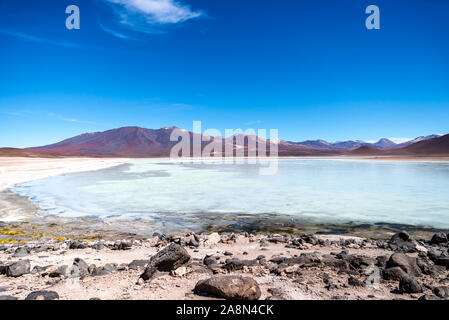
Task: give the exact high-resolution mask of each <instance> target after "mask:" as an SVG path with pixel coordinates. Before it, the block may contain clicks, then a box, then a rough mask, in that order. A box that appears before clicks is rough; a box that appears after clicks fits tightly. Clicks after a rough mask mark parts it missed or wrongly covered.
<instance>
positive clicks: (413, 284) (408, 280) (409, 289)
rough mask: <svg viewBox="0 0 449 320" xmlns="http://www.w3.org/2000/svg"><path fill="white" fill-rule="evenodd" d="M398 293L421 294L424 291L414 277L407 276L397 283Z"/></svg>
mask: <svg viewBox="0 0 449 320" xmlns="http://www.w3.org/2000/svg"><path fill="white" fill-rule="evenodd" d="M399 291H400V292H402V293H421V292H423V291H424V288H423V285H422V284H421V283H420V282H419V281H418V280H416V278H415V277H410V276H407V277H404V278H402V279H401V281H400V282H399Z"/></svg>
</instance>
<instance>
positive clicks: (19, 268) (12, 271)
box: [6, 260, 31, 277]
mask: <svg viewBox="0 0 449 320" xmlns="http://www.w3.org/2000/svg"><path fill="white" fill-rule="evenodd" d="M30 267H31V265H30V260H20V261H17V262H14V263H12V264H10V265H8V266H7V267H6V275H7V276H8V277H20V276H22V275H24V274H28V273H30Z"/></svg>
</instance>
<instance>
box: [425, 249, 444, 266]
mask: <svg viewBox="0 0 449 320" xmlns="http://www.w3.org/2000/svg"><path fill="white" fill-rule="evenodd" d="M428 256H429V258H430V260H432V261H433V263H435V264H436V265H439V266H444V267H446V268H449V257H447V256H443V255H437V254H436V253H435V252H432V251H429V253H428Z"/></svg>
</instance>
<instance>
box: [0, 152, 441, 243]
mask: <svg viewBox="0 0 449 320" xmlns="http://www.w3.org/2000/svg"><path fill="white" fill-rule="evenodd" d="M281 159H286V158H281ZM289 159H301V158H298V157H294V158H288V159H286V160H289ZM332 159H333V160H337V161H340V160H342V161H359V160H361V161H366V160H368V161H370V160H372V159H371V158H363V159H359V158H357V159H338V158H335V157H334V158H332ZM129 160H130V159H118V158H115V159H97V158H64V159H59V158H58V159H47V158H41V159H35V158H0V171H1V172H2V174H1V176H0V224H3V225H4V226H5V227H11V226H17V228H16V229H18V230H19V231H20V232H19V233H21V234H18V235H14V236H13V237H9V238H8V239H9V240H11V241H29V240H32V239H36V238H38V235H43V236H42V237H40V238H45V239H55V238H77V239H82V238H86V239H94V238H97V239H99V238H104V239H117V238H119V237H123V236H130V237H145V236H148V235H150V234H152V233H153V232H155V231H158V232H165V233H167V232H168V233H170V234H175V233H177V232H189V231H191V232H215V231H218V232H249V233H270V234H273V233H282V234H292V235H295V234H300V233H304V232H312V233H318V234H337V235H352V236H361V237H366V238H369V239H384V238H386V237H389V236H391V234H393V233H395V232H399V231H401V230H405V231H407V232H410V233H411V234H412V235H416V236H421V237H423V236H428V235H429V234H431V233H435V232H448V230H449V228H436V227H430V226H420V225H406V224H401V223H389V222H377V223H363V222H344V221H342V222H324V223H323V222H316V221H309V220H306V219H304V218H300V217H295V216H286V215H276V214H260V215H257V216H252V215H242V214H231V215H227V214H207V215H204V214H197V215H192V216H191V217H189V218H187V219H186V223H185V224H184V225H185V226H186V225H189V226H188V227H185V228H184V229H182V230H180V229H179V228H178V229H177V230H174V231H168V230H158V229H157V228H158V226H160V224H159V225H157V224H156V223H154V226H153V225H152V222H155V221H151V220H145V219H120V218H95V217H81V218H79V217H73V218H69V217H59V216H51V215H40V214H39V211H40V208H39V207H38V205H37V204H35V203H34V202H33V201H32V200H30V199H28V198H27V197H25V196H21V195H18V194H15V193H13V192H11V191H9V189H8V188H11V186H13V185H16V184H19V183H23V182H26V181H33V180H39V179H43V178H46V177H50V176H56V175H62V174H67V173H74V172H81V171H95V170H101V169H105V168H109V167H115V166H119V165H123V164H125V163H127V161H129ZM385 160H390V159H387V158H382V159H379V161H385ZM409 160H410V159H409ZM193 161H195V160H194V159H193ZM196 161H198V159H197V160H196ZM2 187H3V188H2ZM5 188H6V189H5ZM189 219H190V220H189ZM2 221H3V223H2ZM195 221H196V222H195ZM198 221H200V222H198ZM193 225H194V227H192V226H193ZM130 230H133V232H130ZM5 239H6V237H5V236H4V235H1V234H0V241H6V240H5Z"/></svg>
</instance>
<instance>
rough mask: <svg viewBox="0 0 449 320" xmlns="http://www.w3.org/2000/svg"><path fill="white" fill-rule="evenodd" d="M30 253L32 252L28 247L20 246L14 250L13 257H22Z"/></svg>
mask: <svg viewBox="0 0 449 320" xmlns="http://www.w3.org/2000/svg"><path fill="white" fill-rule="evenodd" d="M29 254H30V252H29V251H28V248H25V247H20V248H17V249H16V251H14V254H13V257H15V258H22V257H25V256H27V255H29Z"/></svg>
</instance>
